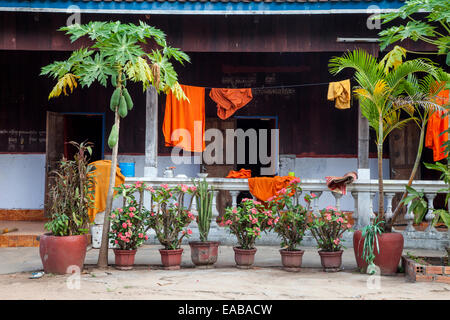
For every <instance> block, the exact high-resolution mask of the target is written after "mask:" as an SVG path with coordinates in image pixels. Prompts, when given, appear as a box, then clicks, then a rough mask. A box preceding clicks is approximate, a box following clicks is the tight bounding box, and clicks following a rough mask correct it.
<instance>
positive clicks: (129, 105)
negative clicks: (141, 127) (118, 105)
mask: <svg viewBox="0 0 450 320" xmlns="http://www.w3.org/2000/svg"><path fill="white" fill-rule="evenodd" d="M122 94H123V96H124V97H125V101H126V102H127V108H128V110H131V109H133V100H131V97H130V94H129V93H128V90H127V88H123V92H122Z"/></svg>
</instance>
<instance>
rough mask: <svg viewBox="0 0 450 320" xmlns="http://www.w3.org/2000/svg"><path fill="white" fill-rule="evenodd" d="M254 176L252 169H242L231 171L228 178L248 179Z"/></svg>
mask: <svg viewBox="0 0 450 320" xmlns="http://www.w3.org/2000/svg"><path fill="white" fill-rule="evenodd" d="M251 176H252V170H250V169H241V170H239V171H234V170H231V171H230V172H228V175H227V176H226V178H236V179H248V178H250V177H251Z"/></svg>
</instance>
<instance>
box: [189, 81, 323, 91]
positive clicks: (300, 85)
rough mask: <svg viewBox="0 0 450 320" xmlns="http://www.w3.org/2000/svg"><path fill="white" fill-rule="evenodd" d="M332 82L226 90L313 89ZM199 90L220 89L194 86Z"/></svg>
mask: <svg viewBox="0 0 450 320" xmlns="http://www.w3.org/2000/svg"><path fill="white" fill-rule="evenodd" d="M328 84H330V82H319V83H304V84H293V85H286V86H267V87H266V86H263V87H255V88H253V87H251V88H249V87H246V88H226V89H284V88H297V87H311V86H323V85H328ZM194 87H198V88H204V89H206V90H211V89H216V88H218V87H202V86H194Z"/></svg>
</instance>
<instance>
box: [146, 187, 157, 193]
mask: <svg viewBox="0 0 450 320" xmlns="http://www.w3.org/2000/svg"><path fill="white" fill-rule="evenodd" d="M145 190H147V191H150V192H151V193H153V192H155V189H153V187H147V188H145Z"/></svg>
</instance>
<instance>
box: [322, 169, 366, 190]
mask: <svg viewBox="0 0 450 320" xmlns="http://www.w3.org/2000/svg"><path fill="white" fill-rule="evenodd" d="M325 179H326V181H327V187H328V189H330V190H331V191H332V192H336V193H341V194H346V193H347V184H349V183H352V182H353V181H355V180H356V179H358V174H357V173H356V172H354V171H352V172H348V173H346V174H345V175H344V176H343V177H334V176H328V177H325Z"/></svg>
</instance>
